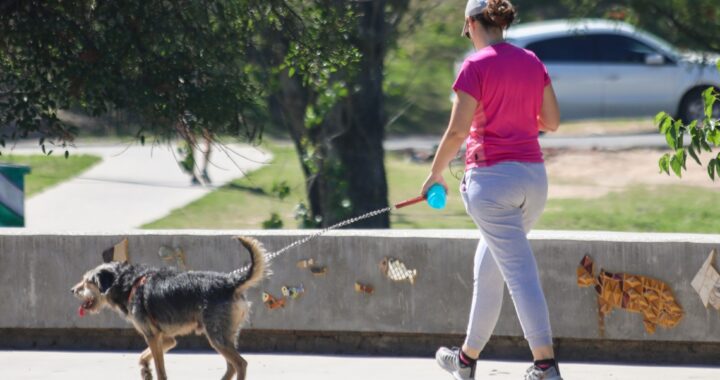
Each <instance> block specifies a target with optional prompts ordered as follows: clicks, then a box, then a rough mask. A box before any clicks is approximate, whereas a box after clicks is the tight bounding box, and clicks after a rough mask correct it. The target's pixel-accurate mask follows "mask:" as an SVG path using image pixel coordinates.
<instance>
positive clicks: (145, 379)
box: [140, 366, 153, 380]
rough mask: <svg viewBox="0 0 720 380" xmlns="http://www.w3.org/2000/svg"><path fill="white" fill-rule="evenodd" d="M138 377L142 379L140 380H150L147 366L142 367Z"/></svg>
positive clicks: (150, 373) (150, 374)
mask: <svg viewBox="0 0 720 380" xmlns="http://www.w3.org/2000/svg"><path fill="white" fill-rule="evenodd" d="M140 376H141V377H142V380H152V379H153V376H152V371H150V367H149V366H143V367H142V368H140Z"/></svg>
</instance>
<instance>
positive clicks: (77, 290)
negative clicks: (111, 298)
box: [70, 262, 123, 315]
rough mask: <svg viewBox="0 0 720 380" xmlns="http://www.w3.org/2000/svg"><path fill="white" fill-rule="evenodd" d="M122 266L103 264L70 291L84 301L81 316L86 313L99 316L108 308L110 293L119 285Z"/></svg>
mask: <svg viewBox="0 0 720 380" xmlns="http://www.w3.org/2000/svg"><path fill="white" fill-rule="evenodd" d="M122 265H123V264H121V263H118V262H111V263H106V264H101V265H99V266H98V267H96V268H95V269H91V270H89V271H88V272H87V273H85V275H83V278H82V280H81V281H80V282H79V283H77V285H75V286H73V287H72V289H70V291H71V292H72V294H73V295H74V296H75V297H77V298H78V299H80V300H81V301H83V302H82V304H81V305H80V310H79V311H80V314H81V315H83V314H84V312H86V311H87V312H90V313H92V314H97V313H98V312H100V310H101V309H102V308H103V307H105V306H108V297H107V295H108V291H110V289H111V288H112V287H113V286H114V285H115V284H116V283H117V279H118V277H119V274H120V267H121V266H122Z"/></svg>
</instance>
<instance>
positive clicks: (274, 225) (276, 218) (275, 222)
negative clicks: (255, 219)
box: [262, 212, 283, 230]
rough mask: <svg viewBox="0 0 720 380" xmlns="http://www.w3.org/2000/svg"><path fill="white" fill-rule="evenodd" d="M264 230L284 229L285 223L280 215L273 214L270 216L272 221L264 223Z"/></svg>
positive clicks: (268, 220)
mask: <svg viewBox="0 0 720 380" xmlns="http://www.w3.org/2000/svg"><path fill="white" fill-rule="evenodd" d="M262 228H263V229H266V230H277V229H281V228H283V221H282V219H281V218H280V215H278V213H276V212H273V213H271V214H270V219H267V220H264V221H263V222H262Z"/></svg>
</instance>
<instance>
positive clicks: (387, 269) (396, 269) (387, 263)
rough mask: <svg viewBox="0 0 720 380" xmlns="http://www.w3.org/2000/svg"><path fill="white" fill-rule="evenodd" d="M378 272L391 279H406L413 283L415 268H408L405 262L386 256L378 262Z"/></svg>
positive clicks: (415, 275) (415, 273)
mask: <svg viewBox="0 0 720 380" xmlns="http://www.w3.org/2000/svg"><path fill="white" fill-rule="evenodd" d="M380 272H381V273H382V274H383V275H385V276H386V277H387V278H389V279H390V280H392V281H396V282H399V281H408V282H410V284H413V285H414V284H415V278H416V277H417V274H418V271H417V269H412V270H411V269H408V268H407V266H406V265H405V263H403V262H402V261H400V260H398V259H394V258H392V257H386V258H384V259H383V260H382V261H381V262H380Z"/></svg>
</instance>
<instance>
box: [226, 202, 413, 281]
mask: <svg viewBox="0 0 720 380" xmlns="http://www.w3.org/2000/svg"><path fill="white" fill-rule="evenodd" d="M425 200H427V196H424V195H421V196H419V197H415V198H411V199H407V200H404V201H402V202H400V203H396V204H394V205H392V206H388V207H385V208H381V209H378V210H374V211H370V212H368V213H365V214H362V215H360V216H356V217H354V218H350V219H346V220H343V221H342V222H339V223H336V224H333V225H332V226H329V227H325V228H324V229H322V230H320V231H318V232H316V233H314V234H312V235H309V236H306V237H304V238H302V239H300V240H297V241H295V242H293V243H291V244H289V245H287V246H285V247H283V248H281V249H279V250H277V251H275V252H271V253H268V254H266V255H265V260H267V261H268V262H270V261H272V260H274V259H275V258H276V257H278V256H280V255H282V254H284V253H285V252H287V251H288V250H290V249H293V248H295V247H297V246H300V245H302V244H305V243H307V242H309V241H310V240H313V239H315V238H317V237H320V236H322V235H324V234H326V233H328V232H329V231H332V230H334V229H337V228H340V227H344V226H347V225H350V224H353V223H355V222H359V221H361V220H364V219H368V218H372V217H374V216H378V215H382V214H385V213H388V212H390V211H392V210H399V209H401V208H403V207H408V206H412V205H414V204H417V203H420V202H422V201H425ZM249 269H250V264H248V265H245V266H244V267H242V268H240V269H236V270H235V271H233V273H238V272H247V271H248V270H249Z"/></svg>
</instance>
